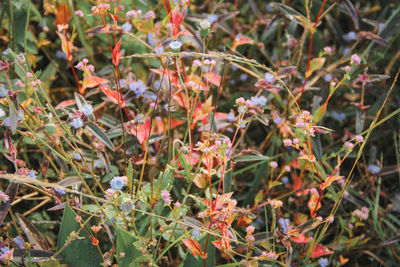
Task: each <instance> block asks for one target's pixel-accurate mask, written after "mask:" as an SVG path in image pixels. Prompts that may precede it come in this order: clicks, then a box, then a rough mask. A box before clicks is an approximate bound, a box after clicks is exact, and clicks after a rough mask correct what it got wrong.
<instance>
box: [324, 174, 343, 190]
mask: <svg viewBox="0 0 400 267" xmlns="http://www.w3.org/2000/svg"><path fill="white" fill-rule="evenodd" d="M341 178H343V176H336V175H334V176H329V177H328V178H327V179H326V180H325V182H324V183H322V184H321V189H322V190H324V189H325V188H327V187H328V186H330V185H331V184H332V183H333V182H334V181H336V180H338V179H341Z"/></svg>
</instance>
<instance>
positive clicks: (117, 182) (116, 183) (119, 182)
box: [110, 176, 124, 191]
mask: <svg viewBox="0 0 400 267" xmlns="http://www.w3.org/2000/svg"><path fill="white" fill-rule="evenodd" d="M110 185H111V189H112V190H115V191H118V190H121V189H122V187H124V179H122V177H121V176H115V177H114V178H113V179H112V180H111V182H110Z"/></svg>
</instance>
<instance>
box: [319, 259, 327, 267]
mask: <svg viewBox="0 0 400 267" xmlns="http://www.w3.org/2000/svg"><path fill="white" fill-rule="evenodd" d="M318 263H319V266H321V267H326V266H328V263H329V261H328V259H326V258H321V259H319V261H318Z"/></svg>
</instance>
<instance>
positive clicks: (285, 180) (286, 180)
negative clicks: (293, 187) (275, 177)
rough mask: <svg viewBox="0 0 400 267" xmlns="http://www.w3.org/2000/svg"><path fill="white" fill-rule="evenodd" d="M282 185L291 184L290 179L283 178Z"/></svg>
mask: <svg viewBox="0 0 400 267" xmlns="http://www.w3.org/2000/svg"><path fill="white" fill-rule="evenodd" d="M282 183H283V184H287V183H289V178H288V177H287V176H285V177H283V178H282Z"/></svg>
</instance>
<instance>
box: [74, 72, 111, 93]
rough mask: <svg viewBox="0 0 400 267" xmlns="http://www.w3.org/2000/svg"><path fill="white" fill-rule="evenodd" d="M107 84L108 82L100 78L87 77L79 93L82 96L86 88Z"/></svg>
mask: <svg viewBox="0 0 400 267" xmlns="http://www.w3.org/2000/svg"><path fill="white" fill-rule="evenodd" d="M106 83H109V81H108V80H106V79H103V78H100V77H98V76H89V77H86V78H84V79H83V82H82V87H81V91H80V93H81V94H82V95H83V93H85V90H86V88H93V87H96V86H101V85H103V84H106Z"/></svg>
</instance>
